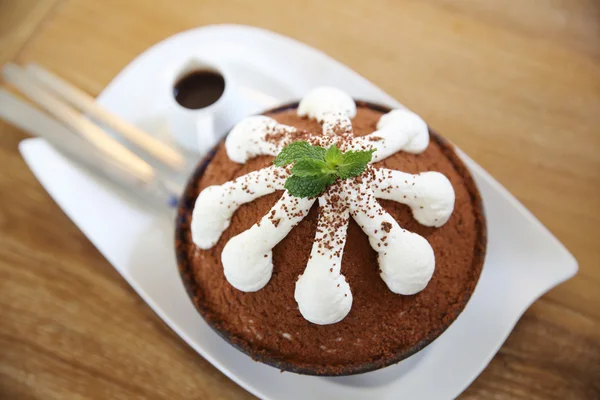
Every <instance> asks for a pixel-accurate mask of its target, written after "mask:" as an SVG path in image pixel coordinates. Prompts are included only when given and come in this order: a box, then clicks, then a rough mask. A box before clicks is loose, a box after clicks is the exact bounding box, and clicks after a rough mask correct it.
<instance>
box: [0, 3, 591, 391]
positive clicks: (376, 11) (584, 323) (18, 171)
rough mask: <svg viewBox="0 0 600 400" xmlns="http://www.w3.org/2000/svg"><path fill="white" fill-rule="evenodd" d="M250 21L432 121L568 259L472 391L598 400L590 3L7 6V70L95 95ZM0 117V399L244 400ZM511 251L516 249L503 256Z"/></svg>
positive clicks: (0, 39) (3, 25) (3, 17)
mask: <svg viewBox="0 0 600 400" xmlns="http://www.w3.org/2000/svg"><path fill="white" fill-rule="evenodd" d="M215 23H241V24H249V25H256V26H260V27H263V28H266V29H270V30H273V31H275V32H279V33H282V34H285V35H288V36H291V37H293V38H296V39H298V40H301V41H303V42H305V43H307V44H309V45H311V46H314V47H316V48H318V49H321V50H323V51H325V52H326V53H328V54H330V55H331V56H333V57H334V58H336V59H338V60H340V61H341V62H343V63H345V64H347V65H349V66H350V67H351V68H353V69H355V70H356V71H358V72H359V73H361V74H363V75H364V76H366V77H367V78H368V79H370V80H372V81H373V82H375V83H376V84H377V85H379V86H380V87H382V88H383V89H384V90H386V91H387V92H389V93H390V94H392V95H393V96H395V97H396V98H397V99H399V100H400V101H401V102H403V103H404V104H406V105H407V106H409V107H410V108H411V109H413V110H415V111H416V112H418V113H419V114H421V115H422V116H423V117H424V118H425V120H426V121H428V122H429V124H430V125H431V126H433V127H435V129H437V130H439V131H441V132H442V133H443V134H445V135H446V136H447V137H449V138H450V139H451V140H452V141H454V142H455V143H456V144H457V145H458V146H460V147H461V148H462V149H463V150H465V151H466V152H467V153H468V154H470V155H471V156H472V157H473V158H474V159H475V160H476V161H477V162H478V163H479V164H481V165H482V166H483V167H484V168H485V169H487V170H488V171H489V172H490V173H491V174H492V175H494V176H495V177H496V178H497V179H498V180H499V181H500V182H501V183H502V184H504V185H505V186H506V187H507V188H508V189H509V190H510V191H511V192H512V193H513V194H515V195H516V196H517V197H518V198H519V200H521V201H522V202H523V203H524V204H525V206H527V207H528V208H529V209H530V210H531V211H533V213H534V214H535V215H536V216H537V217H538V218H539V219H540V220H541V221H542V222H543V223H544V224H545V225H546V226H547V227H548V228H549V229H550V230H551V231H552V232H553V233H554V234H555V235H556V236H557V237H558V238H559V239H560V240H561V241H562V242H563V243H564V244H565V245H566V246H567V247H568V248H569V249H570V250H571V251H572V252H573V253H574V254H575V256H576V257H577V259H578V260H579V262H580V272H579V274H578V275H577V276H576V277H575V278H574V279H572V280H570V281H569V282H567V283H565V284H563V285H561V286H559V287H557V288H555V289H554V290H552V291H551V292H550V293H548V294H547V295H545V296H544V297H543V298H542V299H540V300H539V301H537V302H536V303H535V304H533V306H532V307H531V308H530V309H529V310H528V311H527V312H526V313H525V315H524V316H523V317H522V318H521V321H520V322H519V323H518V324H517V326H516V328H515V330H514V331H513V333H512V334H511V335H510V337H509V338H508V340H507V342H506V343H505V345H504V346H503V347H502V349H501V350H500V352H499V353H498V354H497V355H496V357H495V358H494V359H493V360H492V362H491V363H490V365H489V366H488V367H487V368H486V369H485V371H484V372H483V373H482V374H481V376H480V377H479V378H478V379H477V380H476V381H475V382H474V383H473V384H472V385H471V387H470V388H469V389H468V390H467V391H466V392H465V393H464V394H463V397H464V398H471V399H492V398H494V399H505V398H520V399H548V398H556V399H597V398H600V240H599V236H600V234H599V233H598V231H599V226H600V3H598V1H597V0H571V1H567V0H537V1H521V0H504V1H496V0H463V1H460V2H458V1H453V0H428V1H416V0H415V1H409V0H406V1H389V2H373V1H371V2H360V1H345V0H335V1H323V0H307V1H304V2H302V5H297V6H291V5H288V3H287V2H285V1H277V0H262V1H251V2H250V1H217V0H214V1H197V0H185V1H166V0H165V1H144V0H128V1H121V0H98V1H93V0H73V1H66V0H0V64H1V63H4V62H8V61H16V62H19V63H24V62H27V61H36V62H38V63H41V64H43V65H45V66H47V67H48V68H49V69H51V70H53V71H55V72H56V73H58V74H59V75H61V76H64V77H66V78H67V79H69V80H71V81H72V82H74V83H75V84H76V85H78V86H80V87H82V88H83V89H85V90H87V91H88V92H90V93H92V94H98V93H99V92H100V91H101V90H102V88H103V87H104V86H105V85H106V84H107V83H108V82H109V81H110V80H111V79H112V78H113V77H114V76H115V75H116V74H117V73H118V72H119V70H121V69H122V68H123V67H124V66H125V65H126V64H127V63H128V62H129V61H131V60H132V59H133V58H134V57H135V56H137V55H138V54H139V53H141V52H142V51H144V50H145V49H146V48H147V47H149V46H150V45H152V44H153V43H155V42H157V41H159V40H161V39H163V38H165V37H167V36H169V35H172V34H174V33H176V32H178V31H182V30H185V29H189V28H193V27H196V26H200V25H206V24H215ZM24 137H26V135H25V133H24V132H20V131H18V130H16V129H14V128H12V127H10V126H8V125H6V124H5V123H3V122H0V171H1V172H0V310H1V311H0V398H3V399H4V398H6V399H33V398H36V399H58V398H68V399H75V398H77V399H79V398H96V399H130V398H150V399H159V398H165V399H175V398H250V397H252V396H251V395H250V394H248V393H246V392H245V391H244V390H243V389H241V388H240V387H238V386H237V385H235V384H234V383H233V382H231V381H230V380H229V379H228V378H226V377H225V376H224V375H222V374H221V373H220V372H218V371H217V370H216V369H215V368H213V367H212V366H211V365H210V364H209V363H208V362H207V361H205V360H204V359H203V358H202V357H200V356H198V355H197V354H196V353H195V352H194V351H193V350H192V349H190V348H189V347H188V346H187V345H186V344H185V343H183V342H182V341H181V340H180V339H179V338H178V337H177V336H176V335H175V334H174V333H172V332H171V331H170V330H169V329H168V328H166V327H165V326H164V325H163V323H162V322H161V320H160V319H159V318H158V317H157V316H156V315H155V314H154V313H153V312H152V311H151V309H150V308H149V307H148V306H147V305H146V304H145V303H144V302H143V301H142V300H141V299H140V298H139V297H138V296H137V295H136V294H135V293H134V292H133V290H132V289H131V288H130V287H129V286H128V285H127V284H126V283H125V281H124V280H123V279H122V278H121V277H120V275H119V274H117V273H116V272H115V271H114V270H113V268H112V267H111V266H110V265H109V264H108V262H107V261H106V260H105V259H104V258H103V257H102V256H101V255H100V254H99V253H98V252H97V251H96V250H95V249H94V247H93V246H92V245H91V244H90V243H89V242H88V240H87V239H86V238H85V236H84V235H83V234H82V233H81V232H79V230H78V229H77V228H76V227H75V226H74V225H73V223H71V221H70V220H69V219H68V218H67V217H66V216H65V215H64V214H63V213H62V212H61V210H60V209H59V208H58V207H57V206H56V204H54V203H53V202H52V200H51V199H50V197H49V196H48V194H47V193H46V192H45V191H44V190H43V189H42V187H41V186H40V184H39V183H38V182H37V181H36V179H35V178H34V177H33V175H32V174H31V172H30V171H29V170H28V169H27V167H26V166H25V163H24V162H23V160H22V159H21V157H20V156H19V153H18V151H17V144H18V143H19V141H20V140H21V139H23V138H24ZM507 251H510V249H507Z"/></svg>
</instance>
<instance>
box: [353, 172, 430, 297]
mask: <svg viewBox="0 0 600 400" xmlns="http://www.w3.org/2000/svg"><path fill="white" fill-rule="evenodd" d="M358 181H359V180H357V179H353V180H348V181H346V182H344V188H345V190H344V192H345V193H346V199H347V202H348V205H349V207H350V211H351V215H352V218H354V220H355V221H356V222H357V223H358V225H359V226H360V227H361V229H362V230H363V232H364V233H365V234H366V235H367V236H368V237H369V243H370V244H371V247H372V248H373V250H375V251H376V252H377V260H378V262H379V269H380V271H381V272H380V276H381V279H383V281H384V282H385V284H386V285H387V286H388V288H389V289H390V290H391V291H392V292H394V293H398V294H404V295H410V294H415V293H418V292H419V291H421V290H423V289H424V288H425V286H427V283H428V282H429V280H430V279H431V276H432V275H433V271H434V269H435V257H434V255H433V249H432V248H431V246H430V245H429V242H427V240H425V238H423V237H422V236H420V235H417V234H416V233H412V232H409V231H407V230H406V229H402V228H401V227H400V225H398V223H397V222H396V220H394V218H393V217H392V216H391V215H390V214H389V213H388V212H387V211H385V210H384V209H383V207H381V205H380V204H379V203H378V202H377V200H376V197H375V194H374V193H373V192H372V190H371V187H370V186H371V185H372V183H370V182H366V181H365V180H362V182H358Z"/></svg>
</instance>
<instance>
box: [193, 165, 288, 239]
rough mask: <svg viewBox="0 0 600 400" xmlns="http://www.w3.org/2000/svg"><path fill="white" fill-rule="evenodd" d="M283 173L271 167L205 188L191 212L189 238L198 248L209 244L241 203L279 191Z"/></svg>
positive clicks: (217, 237) (219, 233)
mask: <svg viewBox="0 0 600 400" xmlns="http://www.w3.org/2000/svg"><path fill="white" fill-rule="evenodd" d="M287 176H288V173H287V171H286V170H285V169H284V168H281V167H275V166H272V167H268V168H263V169H261V170H258V171H254V172H250V173H249V174H246V175H244V176H241V177H239V178H237V179H235V180H233V181H229V182H225V183H224V184H222V185H213V186H209V187H207V188H205V189H204V190H203V191H202V192H200V194H199V195H198V198H197V199H196V204H195V206H194V211H193V212H192V223H191V231H192V241H193V242H194V243H195V244H196V246H198V247H200V248H201V249H210V248H211V247H213V246H214V245H215V244H216V243H217V241H218V240H219V237H221V234H222V233H223V232H224V231H225V229H227V228H228V227H229V223H230V222H231V217H232V216H233V213H234V212H235V211H236V210H237V209H238V208H239V207H240V206H241V205H242V204H244V203H249V202H251V201H253V200H255V199H258V198H259V197H262V196H264V195H267V194H269V193H273V192H274V191H276V190H282V189H283V185H284V184H285V180H286V178H287Z"/></svg>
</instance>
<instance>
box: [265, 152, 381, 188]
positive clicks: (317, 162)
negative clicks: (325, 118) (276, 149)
mask: <svg viewBox="0 0 600 400" xmlns="http://www.w3.org/2000/svg"><path fill="white" fill-rule="evenodd" d="M374 151H375V150H367V151H354V150H351V151H347V152H345V153H342V152H341V151H340V149H338V148H337V146H336V145H332V146H330V147H329V148H328V149H324V148H323V147H319V146H312V145H310V144H309V143H308V142H293V143H290V144H289V145H287V146H285V147H284V148H283V149H282V150H281V152H280V153H279V155H277V157H276V158H275V161H274V162H273V163H274V164H275V165H277V166H280V167H283V166H286V165H288V164H291V163H293V164H294V166H293V167H292V170H291V176H290V177H289V178H287V180H286V181H285V185H284V187H285V188H286V189H287V190H288V192H289V193H290V194H291V195H293V196H296V197H314V196H318V195H319V194H321V193H323V191H324V190H325V189H326V188H327V186H329V185H331V184H332V183H333V182H335V180H336V179H337V178H342V179H348V178H352V177H354V176H358V175H360V174H362V173H363V172H364V171H365V168H366V167H367V164H368V163H369V162H370V161H371V159H372V157H373V152H374Z"/></svg>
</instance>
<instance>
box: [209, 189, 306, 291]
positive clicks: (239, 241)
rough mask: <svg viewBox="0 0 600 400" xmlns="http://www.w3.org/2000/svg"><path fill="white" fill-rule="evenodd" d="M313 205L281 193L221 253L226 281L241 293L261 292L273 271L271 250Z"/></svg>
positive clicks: (286, 193)
mask: <svg viewBox="0 0 600 400" xmlns="http://www.w3.org/2000/svg"><path fill="white" fill-rule="evenodd" d="M314 202H315V199H314V198H312V199H307V198H302V199H300V198H298V197H293V196H292V195H291V194H289V193H288V192H285V193H284V194H283V196H281V198H280V199H279V201H277V203H275V205H274V206H273V208H271V210H270V211H269V212H268V213H267V214H266V215H265V216H264V217H262V218H261V220H260V221H259V222H257V223H256V224H254V225H252V227H251V228H250V229H248V230H247V231H244V232H242V233H240V234H239V235H237V236H234V237H232V238H231V239H230V240H229V241H228V242H227V244H226V245H225V247H224V248H223V252H222V253H221V262H222V263H223V271H224V272H225V278H227V281H229V283H231V285H232V286H233V287H235V288H236V289H239V290H241V291H243V292H255V291H257V290H260V289H262V288H263V287H264V286H265V285H266V284H267V283H268V282H269V280H270V279H271V274H272V272H273V251H272V250H273V247H275V245H277V243H279V242H280V241H281V240H283V238H285V237H286V236H287V234H288V233H289V232H290V231H291V230H292V228H293V227H295V226H296V225H297V224H298V223H299V222H300V221H302V220H303V219H304V217H305V216H306V214H308V211H310V207H311V206H312V205H313V203H314Z"/></svg>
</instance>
